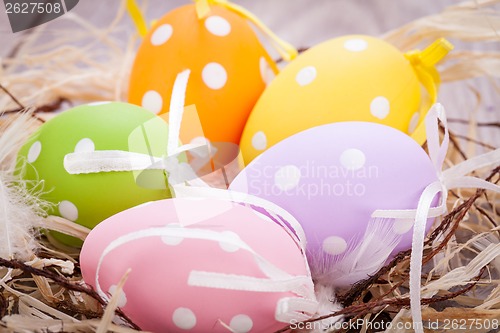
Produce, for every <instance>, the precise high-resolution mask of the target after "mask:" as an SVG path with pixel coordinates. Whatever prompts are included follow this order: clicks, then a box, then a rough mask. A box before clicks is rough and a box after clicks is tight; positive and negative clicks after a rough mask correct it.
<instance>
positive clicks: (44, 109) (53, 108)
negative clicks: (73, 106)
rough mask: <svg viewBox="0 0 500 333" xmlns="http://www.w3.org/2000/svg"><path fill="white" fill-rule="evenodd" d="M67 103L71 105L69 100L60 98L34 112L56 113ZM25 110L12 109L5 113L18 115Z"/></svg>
mask: <svg viewBox="0 0 500 333" xmlns="http://www.w3.org/2000/svg"><path fill="white" fill-rule="evenodd" d="M65 102H68V103H70V101H69V100H68V99H66V98H63V97H59V98H58V99H57V100H55V101H53V102H51V103H48V104H44V105H40V106H39V107H37V108H35V110H34V111H33V113H47V112H52V111H56V110H58V109H59V108H60V107H61V105H62V104H63V103H65ZM23 110H24V108H16V109H11V110H7V111H5V112H4V114H9V113H16V112H20V111H23Z"/></svg>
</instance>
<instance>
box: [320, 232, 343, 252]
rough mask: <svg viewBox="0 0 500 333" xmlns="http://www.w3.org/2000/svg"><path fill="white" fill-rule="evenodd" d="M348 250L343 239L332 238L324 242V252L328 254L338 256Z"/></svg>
mask: <svg viewBox="0 0 500 333" xmlns="http://www.w3.org/2000/svg"><path fill="white" fill-rule="evenodd" d="M346 249H347V242H346V241H345V239H343V238H342V237H338V236H330V237H328V238H325V240H324V241H323V251H325V252H326V253H328V254H332V255H337V254H341V253H343V252H344V251H345V250H346Z"/></svg>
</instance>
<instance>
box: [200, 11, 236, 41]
mask: <svg viewBox="0 0 500 333" xmlns="http://www.w3.org/2000/svg"><path fill="white" fill-rule="evenodd" d="M205 28H207V30H208V31H210V33H212V34H214V35H216V36H221V37H222V36H227V35H229V33H230V32H231V24H229V22H228V21H227V20H226V19H225V18H223V17H220V16H216V15H214V16H210V17H209V18H207V19H206V20H205Z"/></svg>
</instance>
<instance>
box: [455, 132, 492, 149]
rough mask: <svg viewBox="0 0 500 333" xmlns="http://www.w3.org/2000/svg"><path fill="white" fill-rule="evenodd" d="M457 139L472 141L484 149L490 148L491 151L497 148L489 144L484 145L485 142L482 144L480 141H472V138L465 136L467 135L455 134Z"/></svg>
mask: <svg viewBox="0 0 500 333" xmlns="http://www.w3.org/2000/svg"><path fill="white" fill-rule="evenodd" d="M455 137H456V138H459V139H463V140H466V141H470V142H473V143H475V144H477V145H480V146H482V147H485V148H488V149H491V150H495V149H496V148H495V147H493V146H492V145H489V144H487V143H484V142H481V141H479V140H476V139H472V138H469V137H468V136H465V135H460V134H455Z"/></svg>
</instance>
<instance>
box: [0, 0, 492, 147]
mask: <svg viewBox="0 0 500 333" xmlns="http://www.w3.org/2000/svg"><path fill="white" fill-rule="evenodd" d="M234 2H236V3H238V4H240V5H243V6H244V7H245V8H247V9H248V10H250V11H251V12H253V13H254V14H256V15H257V16H258V17H259V18H260V19H261V20H262V21H263V22H264V23H266V24H267V25H268V26H269V27H270V28H271V29H272V30H273V31H274V32H275V33H276V34H278V35H279V36H280V37H282V38H284V39H285V40H287V41H289V42H291V43H292V44H293V45H295V46H297V47H309V46H312V45H314V44H317V43H319V42H321V41H324V40H327V39H329V38H333V37H336V36H340V35H346V34H368V35H374V36H378V35H382V34H383V33H385V32H387V31H389V30H392V29H395V28H397V27H400V26H402V25H404V24H405V23H408V22H410V21H412V20H415V19H418V18H420V17H424V16H427V15H432V14H437V13H439V12H441V11H442V10H443V9H445V8H446V7H448V6H451V5H456V4H457V3H458V2H457V1H453V0H418V1H415V0H235V1H234ZM139 3H141V4H143V2H142V1H139ZM187 3H190V1H188V0H185V1H181V0H150V1H149V2H148V4H147V8H148V10H147V12H146V17H147V19H148V21H151V20H153V19H156V18H159V17H161V16H162V15H163V14H164V13H166V12H167V11H169V10H170V9H172V8H174V7H177V6H179V5H183V4H187ZM119 7H120V1H119V0H106V1H97V0H80V3H79V4H78V5H77V6H76V7H75V8H74V9H73V10H72V12H73V13H76V14H77V15H80V16H82V17H83V18H85V19H86V20H88V21H90V22H92V23H93V24H95V25H97V26H99V27H103V28H104V27H106V26H108V25H109V23H110V22H111V20H112V19H113V18H114V17H115V16H116V13H117V10H118V8H119ZM0 9H1V10H0V56H2V57H3V56H6V55H7V54H9V53H10V52H11V51H12V48H14V47H15V45H16V43H17V42H19V40H20V39H21V37H22V36H23V35H24V34H26V32H24V33H23V32H21V33H17V34H13V33H12V32H11V30H10V26H9V23H8V18H7V16H6V14H5V11H4V10H3V9H4V8H3V5H0ZM497 10H498V8H497ZM71 24H72V22H70V21H68V20H64V19H63V18H58V19H56V20H54V21H52V22H50V23H48V26H47V27H46V29H45V31H44V34H45V35H46V36H44V37H45V38H46V39H47V40H48V41H50V40H51V39H52V38H54V37H55V36H57V34H58V31H61V29H65V28H67V27H68V28H70V27H71ZM120 25H121V27H122V28H123V32H121V33H123V34H124V35H123V36H126V34H130V33H134V32H135V29H134V26H133V24H132V21H131V20H130V19H129V18H128V17H127V18H125V19H124V20H122V22H121V23H120ZM27 33H29V32H27ZM123 39H124V43H125V41H126V38H123ZM452 42H455V44H456V45H457V49H469V50H471V49H488V50H490V51H500V33H499V40H497V41H496V42H489V43H487V44H485V43H467V44H464V43H456V41H453V40H452ZM18 56H22V55H18ZM0 82H1V76H0ZM496 84H497V88H496V89H495V88H493V85H492V84H491V82H489V81H488V80H487V79H482V80H470V82H460V83H452V84H445V85H443V86H442V89H441V95H440V101H441V102H442V103H443V104H444V105H445V106H446V108H447V110H448V115H449V117H450V118H455V119H464V120H469V118H470V117H471V110H474V108H475V105H476V97H475V95H474V94H473V93H472V92H471V91H470V89H468V87H467V85H469V86H472V87H474V88H476V89H477V90H478V91H479V92H480V93H481V96H482V104H481V106H480V108H479V110H477V113H476V115H475V116H474V117H475V119H477V121H479V122H496V123H498V122H500V93H499V90H498V89H499V86H500V85H498V81H496ZM451 127H452V129H453V130H455V131H456V132H459V133H461V134H463V135H468V134H470V133H468V126H467V124H460V123H452V124H451ZM477 137H478V138H479V139H480V140H482V141H483V142H485V143H488V144H490V145H492V146H495V147H498V146H500V130H499V127H481V128H480V131H479V134H478V135H477Z"/></svg>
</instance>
